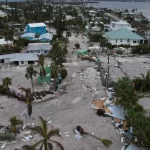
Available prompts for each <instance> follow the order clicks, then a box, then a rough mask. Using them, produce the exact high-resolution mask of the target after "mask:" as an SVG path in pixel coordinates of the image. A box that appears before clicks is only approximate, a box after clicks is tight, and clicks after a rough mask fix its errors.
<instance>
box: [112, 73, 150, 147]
mask: <svg viewBox="0 0 150 150" xmlns="http://www.w3.org/2000/svg"><path fill="white" fill-rule="evenodd" d="M146 77H147V78H146ZM146 77H143V80H142V81H143V83H142V84H141V83H140V84H139V81H138V80H139V79H137V80H136V79H135V80H133V81H131V80H130V79H129V78H127V77H126V78H122V79H119V80H118V81H117V83H116V84H115V92H116V98H117V99H116V103H117V104H119V105H121V106H122V107H123V108H124V110H125V112H126V120H127V122H128V126H132V127H133V133H134V135H135V136H136V137H137V139H138V144H140V146H141V147H145V148H148V147H150V131H149V128H150V118H149V117H146V116H145V111H144V109H143V107H142V106H141V105H139V104H138V95H137V93H136V90H141V89H142V90H145V89H147V85H148V83H149V73H148V74H147V76H146ZM140 81H141V80H140ZM145 81H147V82H148V83H145ZM133 83H134V84H133ZM138 86H140V87H138ZM143 87H144V88H143Z"/></svg>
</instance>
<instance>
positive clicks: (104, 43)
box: [100, 36, 108, 52]
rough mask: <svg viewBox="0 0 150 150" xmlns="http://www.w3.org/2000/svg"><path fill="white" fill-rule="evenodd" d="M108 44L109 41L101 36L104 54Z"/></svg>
mask: <svg viewBox="0 0 150 150" xmlns="http://www.w3.org/2000/svg"><path fill="white" fill-rule="evenodd" d="M107 43H108V40H107V39H106V38H105V37H103V36H100V47H102V52H104V47H106V44H107Z"/></svg>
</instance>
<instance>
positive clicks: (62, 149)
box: [51, 140, 65, 150]
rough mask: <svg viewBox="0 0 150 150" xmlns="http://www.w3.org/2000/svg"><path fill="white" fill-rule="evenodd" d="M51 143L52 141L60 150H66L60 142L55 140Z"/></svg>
mask: <svg viewBox="0 0 150 150" xmlns="http://www.w3.org/2000/svg"><path fill="white" fill-rule="evenodd" d="M51 141H52V142H53V143H55V144H56V145H57V146H58V147H59V149H60V150H65V149H64V147H63V146H62V145H61V144H60V143H59V142H57V141H54V140H51Z"/></svg>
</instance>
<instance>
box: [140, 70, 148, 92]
mask: <svg viewBox="0 0 150 150" xmlns="http://www.w3.org/2000/svg"><path fill="white" fill-rule="evenodd" d="M141 76H142V80H143V81H142V86H141V91H142V92H146V91H150V72H147V74H146V75H145V76H144V74H141Z"/></svg>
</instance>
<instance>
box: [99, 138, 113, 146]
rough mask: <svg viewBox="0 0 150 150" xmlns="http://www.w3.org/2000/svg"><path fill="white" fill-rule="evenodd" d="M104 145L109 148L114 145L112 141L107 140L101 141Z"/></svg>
mask: <svg viewBox="0 0 150 150" xmlns="http://www.w3.org/2000/svg"><path fill="white" fill-rule="evenodd" d="M99 140H100V141H101V142H102V143H103V145H104V146H105V147H106V148H107V147H110V145H112V141H110V140H107V139H99Z"/></svg>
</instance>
